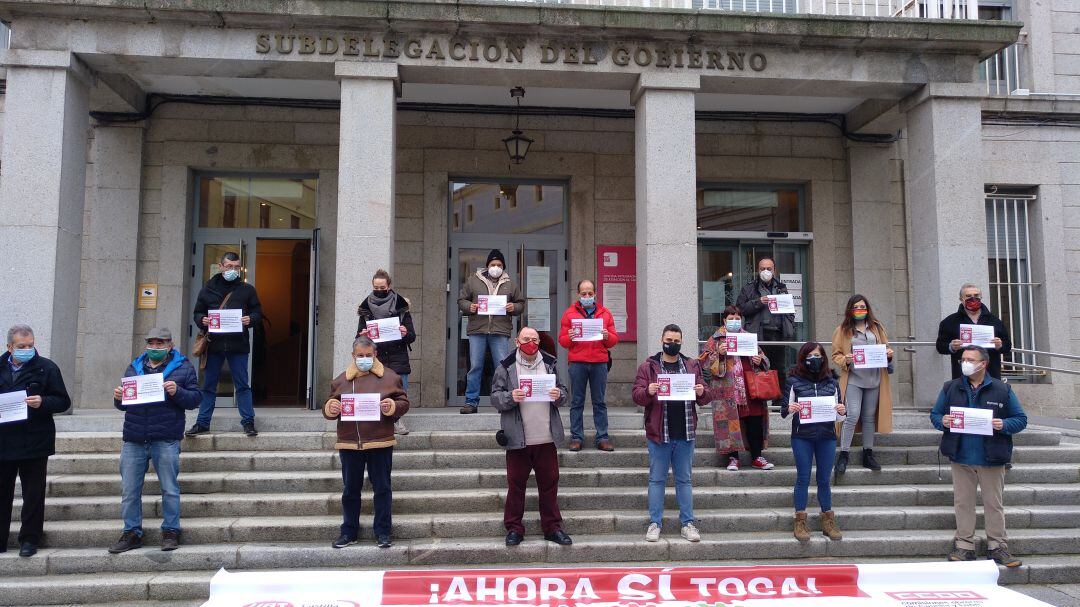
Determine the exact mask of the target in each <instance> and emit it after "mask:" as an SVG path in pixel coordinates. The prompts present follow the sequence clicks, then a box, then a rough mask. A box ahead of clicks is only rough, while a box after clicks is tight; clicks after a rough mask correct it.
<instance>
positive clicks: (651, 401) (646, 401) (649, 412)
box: [633, 352, 713, 443]
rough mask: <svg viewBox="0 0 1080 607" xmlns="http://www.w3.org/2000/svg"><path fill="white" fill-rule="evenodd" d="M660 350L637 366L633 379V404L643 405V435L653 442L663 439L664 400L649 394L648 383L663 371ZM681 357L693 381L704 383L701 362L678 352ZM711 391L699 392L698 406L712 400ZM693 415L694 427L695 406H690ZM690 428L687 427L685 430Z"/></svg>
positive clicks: (653, 380)
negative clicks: (692, 376)
mask: <svg viewBox="0 0 1080 607" xmlns="http://www.w3.org/2000/svg"><path fill="white" fill-rule="evenodd" d="M662 355H663V353H662V352H657V353H656V354H654V355H653V356H650V357H649V358H647V359H645V362H643V363H641V365H639V366H638V370H637V377H636V378H635V379H634V388H633V398H634V404H637V405H640V406H642V407H645V437H646V438H648V439H649V440H651V441H652V442H654V443H660V442H663V440H664V402H665V401H662V400H660V397H659V396H658V395H656V394H649V384H655V383H656V376H657V375H659V374H660V373H663V371H662V370H661V369H662V368H663V367H662V365H661V363H660V357H661V356H662ZM679 357H680V358H682V361H683V364H684V365H686V372H687V373H691V374H693V375H694V383H695V384H701V385H703V386H704V385H705V378H704V377H703V376H702V375H701V363H699V362H698V360H697V359H696V358H687V357H686V356H683V355H682V354H679ZM712 392H713V391H712V390H711V389H709V388H708V387H706V388H705V391H704V392H702V393H701V396H699V397H697V401H696V402H697V405H698V407H701V406H704V405H706V404H708V403H709V402H710V401H712V400H713V393H712ZM691 409H692V411H693V416H694V428H695V430H696V428H697V420H698V414H697V407H691ZM689 431H690V428H687V432H689Z"/></svg>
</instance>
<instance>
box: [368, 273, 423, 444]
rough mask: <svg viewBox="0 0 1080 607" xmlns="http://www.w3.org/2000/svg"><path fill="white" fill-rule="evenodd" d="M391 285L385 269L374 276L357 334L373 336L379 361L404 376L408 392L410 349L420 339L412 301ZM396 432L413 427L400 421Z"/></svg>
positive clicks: (403, 431) (372, 339) (405, 431)
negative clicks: (414, 322)
mask: <svg viewBox="0 0 1080 607" xmlns="http://www.w3.org/2000/svg"><path fill="white" fill-rule="evenodd" d="M391 284H392V283H391V281H390V274H389V273H388V272H387V271H386V270H383V269H382V268H379V269H378V270H377V271H376V272H375V275H374V276H372V277H371V294H370V295H368V296H367V297H365V298H364V301H362V302H360V306H359V307H358V308H357V309H356V314H357V315H358V316H359V317H360V323H359V325H358V326H357V327H356V336H357V337H361V336H363V337H370V338H371V341H373V342H375V345H376V347H377V348H378V350H379V360H380V361H381V362H382V364H384V365H386V366H387V367H389V368H391V369H393V370H394V372H395V373H397V374H398V376H399V377H401V389H402V390H404V391H405V392H408V391H409V374H410V373H412V366H411V365H410V364H409V350H410V348H411V347H412V343H413V342H414V341H416V330H415V329H413V321H412V313H411V312H410V311H409V300H408V299H406V298H404V297H402V296H401V295H398V293H397V291H394V290H393V289H392V288H390V285H391ZM394 432H395V433H397V434H408V433H409V430H408V429H407V428H406V427H405V423H404V422H402V421H401V420H398V422H397V423H396V424H395V425H394Z"/></svg>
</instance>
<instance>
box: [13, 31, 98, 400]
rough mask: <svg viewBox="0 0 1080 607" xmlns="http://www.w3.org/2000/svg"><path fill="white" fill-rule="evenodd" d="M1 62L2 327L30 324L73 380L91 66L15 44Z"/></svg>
mask: <svg viewBox="0 0 1080 607" xmlns="http://www.w3.org/2000/svg"><path fill="white" fill-rule="evenodd" d="M3 63H4V65H6V66H7V95H6V101H5V106H6V107H5V112H4V143H3V150H2V151H0V166H2V167H3V179H0V269H2V274H3V276H4V277H5V279H4V280H0V302H3V305H2V306H0V327H2V328H3V330H4V336H5V338H6V336H7V328H8V327H10V326H11V325H12V324H15V323H25V324H29V325H30V326H31V327H33V329H34V333H35V335H36V337H37V347H38V348H39V350H40V351H41V353H42V354H43V355H45V356H47V357H49V358H51V359H53V360H54V361H56V363H57V364H58V365H59V366H60V369H61V371H62V372H63V373H64V374H65V376H66V377H67V381H68V384H69V385H74V379H75V350H76V348H75V345H76V333H77V329H78V318H79V282H80V278H81V272H80V269H81V264H80V259H81V258H82V233H83V206H84V196H85V190H86V141H87V130H88V129H89V113H88V112H89V91H88V83H89V82H90V75H89V73H88V71H87V69H86V68H85V66H83V65H82V64H81V63H80V62H79V60H78V59H77V58H75V56H74V55H72V54H71V53H70V52H67V51H28V50H11V51H8V52H7V53H6V54H5V55H4V57H3ZM5 341H6V339H5Z"/></svg>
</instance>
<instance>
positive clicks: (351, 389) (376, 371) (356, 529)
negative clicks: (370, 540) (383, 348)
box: [323, 337, 409, 548]
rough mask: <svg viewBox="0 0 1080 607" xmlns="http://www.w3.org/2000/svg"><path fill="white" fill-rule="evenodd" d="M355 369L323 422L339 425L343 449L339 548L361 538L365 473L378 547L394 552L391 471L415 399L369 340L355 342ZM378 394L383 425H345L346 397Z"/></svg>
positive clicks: (335, 388)
mask: <svg viewBox="0 0 1080 607" xmlns="http://www.w3.org/2000/svg"><path fill="white" fill-rule="evenodd" d="M350 355H351V362H350V363H349V366H348V367H347V368H346V369H345V370H344V371H343V372H342V373H341V374H340V375H338V376H337V377H335V378H334V380H333V381H332V382H330V398H329V399H327V401H326V404H324V405H323V417H325V418H326V419H331V420H337V443H335V445H334V448H335V449H337V450H338V455H339V457H340V458H341V480H342V482H343V484H344V486H345V487H344V490H343V491H342V494H341V510H342V523H341V533H340V535H338V538H337V539H336V540H334V542H333V544H332V546H333V547H334V548H344V547H346V546H349V545H351V544H355V543H356V542H357V539H358V538H359V536H360V491H361V489H363V487H364V468H367V475H368V480H369V481H370V482H371V488H372V491H373V493H374V504H375V524H374V528H373V531H374V534H375V543H376V544H377V545H378V546H379V548H389V547H390V546H391V539H390V527H391V516H390V510H391V500H392V497H393V495H392V492H391V488H390V470H391V468H392V467H393V458H394V445H396V444H397V439H395V438H394V422H395V421H397V420H398V419H400V418H401V416H402V415H405V413H406V412H408V410H409V397H408V396H406V394H405V390H404V388H402V385H401V377H400V376H398V374H397V373H395V372H394V370H393V369H390V368H389V367H387V366H385V365H383V364H382V362H381V361H380V360H379V359H378V357H377V356H376V348H375V342H373V341H371V338H369V337H357V338H356V339H355V340H353V346H352V352H351V353H350ZM373 393H374V394H378V395H379V397H380V399H381V400H380V401H379V412H380V415H379V419H378V421H363V422H361V421H344V420H342V419H341V408H342V406H341V396H342V395H343V394H373Z"/></svg>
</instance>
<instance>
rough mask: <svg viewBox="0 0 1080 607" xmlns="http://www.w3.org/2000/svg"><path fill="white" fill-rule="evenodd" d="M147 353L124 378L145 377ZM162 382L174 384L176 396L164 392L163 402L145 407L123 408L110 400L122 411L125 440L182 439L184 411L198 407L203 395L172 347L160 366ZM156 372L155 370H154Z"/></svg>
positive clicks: (188, 365)
mask: <svg viewBox="0 0 1080 607" xmlns="http://www.w3.org/2000/svg"><path fill="white" fill-rule="evenodd" d="M145 362H146V353H145V352H144V353H143V354H142V356H139V357H138V358H136V359H135V360H134V361H132V362H131V364H130V365H128V368H127V371H125V372H124V377H134V376H136V375H145V374H146V370H145V368H144V363H145ZM160 369H161V371H160V373H161V374H162V375H163V376H164V378H165V381H173V382H176V394H174V395H172V396H169V393H168V392H166V393H165V402H162V403H151V404H146V405H123V404H121V403H120V401H118V400H115V399H114V400H113V406H114V407H116V408H117V409H120V410H121V411H123V412H124V441H125V442H129V443H149V442H152V441H159V440H165V441H173V440H181V439H183V438H184V420H185V418H184V412H185V411H188V410H192V409H198V408H199V402H200V401H201V400H202V392H201V391H200V390H199V380H198V377H197V375H196V373H195V367H193V366H191V361H189V360H188V359H187V358H185V357H184V355H183V354H181V353H180V351H179V350H177V349H175V348H173V350H172V351H170V352H169V358H168V360H166V361H165V364H164V365H162V366H161V367H160ZM153 372H155V373H156V372H158V371H153Z"/></svg>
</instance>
